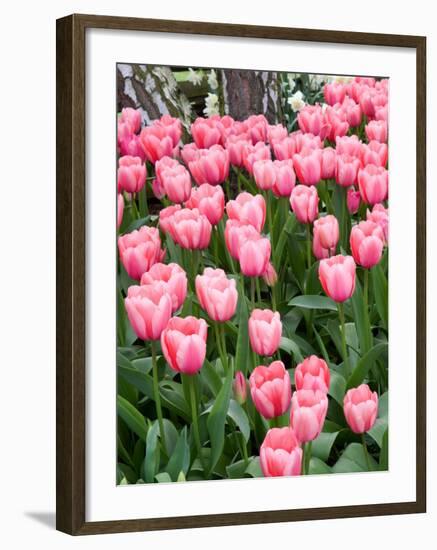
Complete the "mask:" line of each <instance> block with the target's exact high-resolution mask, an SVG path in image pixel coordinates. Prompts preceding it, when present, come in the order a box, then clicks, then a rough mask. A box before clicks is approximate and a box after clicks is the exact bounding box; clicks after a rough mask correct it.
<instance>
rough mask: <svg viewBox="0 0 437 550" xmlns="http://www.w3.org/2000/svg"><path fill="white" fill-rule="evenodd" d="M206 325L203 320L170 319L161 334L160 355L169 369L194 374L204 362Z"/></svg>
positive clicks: (192, 318) (190, 317) (189, 317)
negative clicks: (162, 355)
mask: <svg viewBox="0 0 437 550" xmlns="http://www.w3.org/2000/svg"><path fill="white" fill-rule="evenodd" d="M207 333H208V325H207V324H206V322H205V320H204V319H197V318H196V317H192V316H188V317H185V318H182V317H172V318H171V319H170V321H169V322H168V324H167V327H166V328H165V330H164V331H163V332H162V334H161V347H162V353H163V354H164V357H165V359H166V361H167V363H168V364H169V365H170V367H171V368H172V369H173V370H174V371H176V372H181V373H183V374H190V375H192V374H196V373H197V372H198V371H199V370H200V369H201V368H202V365H203V362H204V361H205V354H206V338H207Z"/></svg>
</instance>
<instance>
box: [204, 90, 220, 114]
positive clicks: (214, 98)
mask: <svg viewBox="0 0 437 550" xmlns="http://www.w3.org/2000/svg"><path fill="white" fill-rule="evenodd" d="M203 114H204V115H205V116H207V117H210V116H213V115H219V114H220V111H219V104H218V95H217V94H208V96H207V97H206V98H205V108H204V109H203Z"/></svg>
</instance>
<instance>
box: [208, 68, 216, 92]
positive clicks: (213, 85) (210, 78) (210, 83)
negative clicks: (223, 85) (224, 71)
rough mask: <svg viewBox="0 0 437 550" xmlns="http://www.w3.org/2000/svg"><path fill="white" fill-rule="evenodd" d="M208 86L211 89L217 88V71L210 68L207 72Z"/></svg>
mask: <svg viewBox="0 0 437 550" xmlns="http://www.w3.org/2000/svg"><path fill="white" fill-rule="evenodd" d="M208 86H209V87H210V88H211V90H217V88H218V82H217V73H216V72H215V70H214V69H211V71H210V72H209V74H208Z"/></svg>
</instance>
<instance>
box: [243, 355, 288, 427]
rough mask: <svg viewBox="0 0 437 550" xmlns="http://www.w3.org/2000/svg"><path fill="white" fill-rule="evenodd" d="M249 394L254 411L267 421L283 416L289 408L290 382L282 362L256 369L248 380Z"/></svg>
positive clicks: (274, 362)
mask: <svg viewBox="0 0 437 550" xmlns="http://www.w3.org/2000/svg"><path fill="white" fill-rule="evenodd" d="M249 385H250V394H251V396H252V401H253V403H254V405H255V407H256V410H257V411H258V412H259V413H260V414H261V415H262V416H263V417H264V418H267V419H270V418H275V417H277V416H281V415H282V414H284V413H285V412H286V411H287V409H288V407H289V406H290V400H291V382H290V375H289V374H288V371H286V370H285V367H284V363H283V362H282V361H273V363H271V364H270V365H269V366H268V367H265V366H264V365H261V366H259V367H256V368H255V369H254V370H253V371H252V373H251V375H250V378H249Z"/></svg>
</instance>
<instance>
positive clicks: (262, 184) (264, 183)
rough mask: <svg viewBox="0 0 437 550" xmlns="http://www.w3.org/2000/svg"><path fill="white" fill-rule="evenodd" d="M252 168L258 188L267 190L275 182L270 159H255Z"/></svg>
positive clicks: (273, 168) (273, 167) (273, 169)
mask: <svg viewBox="0 0 437 550" xmlns="http://www.w3.org/2000/svg"><path fill="white" fill-rule="evenodd" d="M252 170H253V177H254V178H255V183H256V185H257V186H258V188H259V189H262V190H263V191H267V190H269V189H271V188H272V187H273V185H274V184H275V182H276V171H275V166H274V164H273V161H272V160H270V159H264V160H257V161H255V162H254V163H253V166H252Z"/></svg>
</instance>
